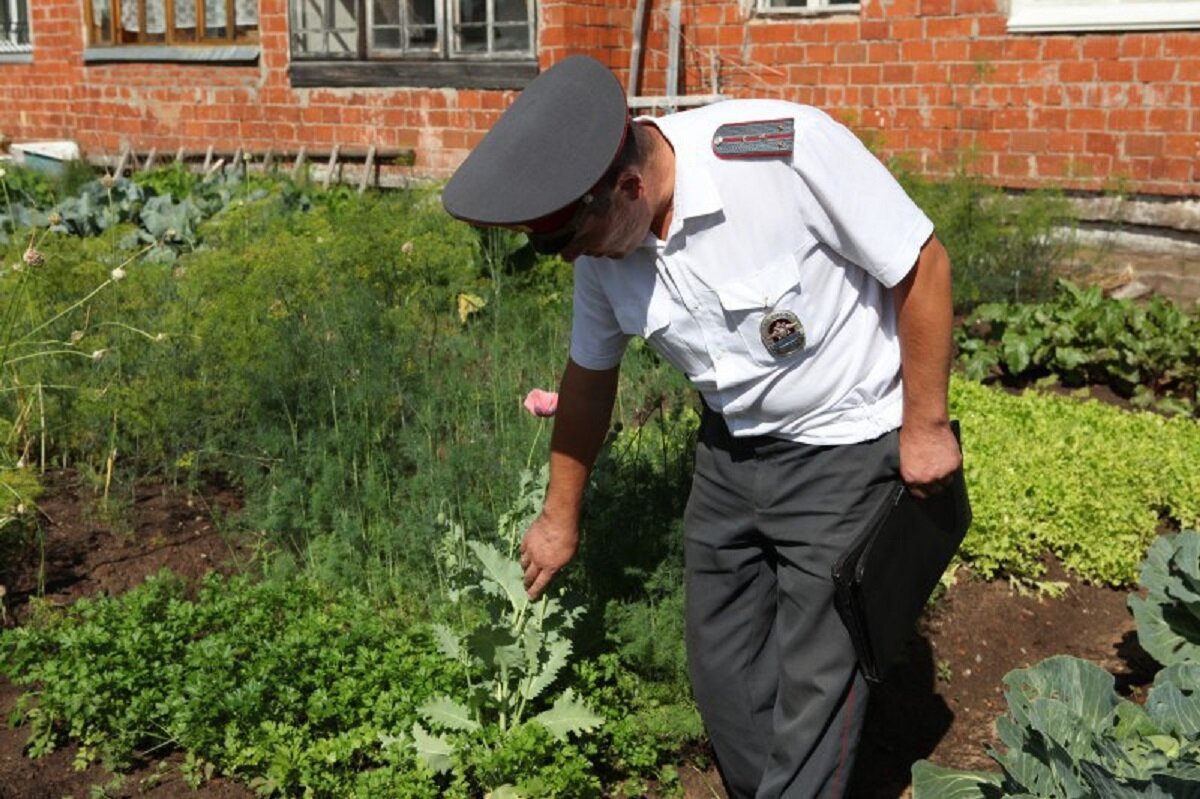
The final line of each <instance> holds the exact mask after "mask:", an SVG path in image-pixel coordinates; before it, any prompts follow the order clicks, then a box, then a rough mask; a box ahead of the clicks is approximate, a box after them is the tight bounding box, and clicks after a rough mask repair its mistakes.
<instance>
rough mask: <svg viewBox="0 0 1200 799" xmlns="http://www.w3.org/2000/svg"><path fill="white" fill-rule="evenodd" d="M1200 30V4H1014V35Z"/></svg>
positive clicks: (1170, 0)
mask: <svg viewBox="0 0 1200 799" xmlns="http://www.w3.org/2000/svg"><path fill="white" fill-rule="evenodd" d="M1171 28H1200V0H1012V7H1011V9H1010V13H1009V17H1008V29H1009V30H1010V31H1014V32H1022V31H1029V32H1044V31H1089V30H1091V31H1104V30H1113V31H1126V30H1166V29H1171Z"/></svg>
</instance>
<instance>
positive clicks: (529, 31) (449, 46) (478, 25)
mask: <svg viewBox="0 0 1200 799" xmlns="http://www.w3.org/2000/svg"><path fill="white" fill-rule="evenodd" d="M289 5H290V10H291V35H292V55H293V56H295V57H296V58H299V59H303V58H315V59H326V58H348V59H395V58H417V59H422V60H434V59H441V60H449V59H489V58H492V59H506V58H507V59H511V58H532V57H533V56H534V47H535V44H536V41H535V27H534V25H535V14H534V0H289Z"/></svg>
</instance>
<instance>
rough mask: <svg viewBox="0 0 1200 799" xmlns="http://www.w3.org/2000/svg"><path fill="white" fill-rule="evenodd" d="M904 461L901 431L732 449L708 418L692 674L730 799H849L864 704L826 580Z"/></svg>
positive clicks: (755, 442)
mask: <svg viewBox="0 0 1200 799" xmlns="http://www.w3.org/2000/svg"><path fill="white" fill-rule="evenodd" d="M899 460H900V459H899V447H898V435H897V432H896V431H892V432H891V433H888V434H886V435H884V436H882V437H880V438H878V439H875V440H873V441H868V442H864V443H861V444H850V445H842V446H816V445H811V444H798V443H794V442H788V441H782V440H780V439H774V438H769V437H765V436H762V437H756V438H752V439H749V440H743V439H737V440H735V439H733V437H732V436H731V435H730V434H729V431H728V428H727V427H726V426H725V423H724V421H723V420H722V419H721V417H720V416H719V415H717V414H714V413H712V412H706V413H705V414H704V422H703V424H702V427H701V432H700V442H699V444H698V446H697V451H696V468H695V475H694V478H693V484H692V492H691V496H690V497H689V499H688V505H687V510H686V512H685V516H684V535H685V543H684V555H685V563H686V588H687V650H688V671H689V673H690V676H691V680H692V689H693V691H694V693H695V697H696V702H697V704H698V705H699V707H700V713H701V716H702V717H703V719H704V723H705V726H706V727H707V729H708V733H709V737H710V739H711V740H712V744H713V748H714V750H715V752H716V756H717V765H718V768H719V769H720V771H721V776H722V778H723V779H724V781H725V788H726V790H727V791H728V792H729V795H730V797H731V798H732V799H751V797H753V799H813V798H814V797H822V798H824V797H840V796H842V795H843V794H844V793H845V790H846V785H847V783H848V781H849V777H850V775H849V771H850V767H851V764H852V762H853V759H854V752H855V750H856V748H857V744H858V736H859V732H860V729H861V726H862V720H863V716H864V714H865V711H866V706H867V694H868V690H867V683H866V681H865V679H864V678H863V677H862V674H861V673H860V672H859V670H858V667H857V660H856V657H855V654H854V648H853V645H852V644H851V641H850V636H849V634H848V633H847V632H846V629H845V627H844V625H843V624H842V621H841V618H840V617H839V616H838V614H837V611H836V610H835V609H834V604H833V596H834V588H833V582H832V579H831V577H830V570H831V568H832V566H833V563H834V561H835V560H836V559H837V557H838V555H839V553H841V552H842V551H843V550H844V549H845V548H846V546H847V545H848V544H849V543H850V542H851V540H852V539H853V538H854V536H855V535H856V534H857V533H858V532H859V531H861V530H862V529H863V527H864V525H865V524H866V521H867V517H868V516H869V515H870V510H871V508H873V507H878V505H879V503H880V502H881V501H882V500H883V497H884V495H885V494H886V492H887V491H888V489H889V487H891V486H894V485H895V484H896V482H897V481H898V480H899Z"/></svg>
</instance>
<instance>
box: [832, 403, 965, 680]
mask: <svg viewBox="0 0 1200 799" xmlns="http://www.w3.org/2000/svg"><path fill="white" fill-rule="evenodd" d="M954 432H955V435H958V426H957V424H955V425H954ZM970 525H971V505H970V502H969V501H968V499H967V484H966V481H965V480H964V479H963V472H962V469H959V470H958V471H957V472H955V473H954V475H952V477H951V481H950V485H949V486H947V487H945V488H944V489H942V490H941V491H939V492H938V493H936V494H934V495H932V496H929V497H926V498H925V499H917V498H916V497H914V496H913V495H912V494H911V493H909V491H908V489H906V488H905V487H904V486H903V485H898V486H897V487H896V488H894V489H892V491H891V492H889V494H888V496H887V498H886V500H885V501H884V502H883V503H882V505H881V506H880V507H879V508H878V510H877V511H876V512H875V513H874V514H873V515H872V517H871V521H870V523H869V524H868V525H867V527H866V528H865V530H864V531H863V533H862V534H861V535H860V536H859V537H858V538H857V539H855V541H854V543H853V544H851V545H850V547H849V548H847V550H846V551H845V552H844V553H843V554H842V556H841V557H840V558H838V560H837V562H836V563H835V564H834V566H833V581H834V583H835V584H836V586H837V591H836V594H835V597H834V600H835V604H836V607H837V611H838V613H839V614H840V615H841V617H842V621H843V622H844V623H845V625H846V628H847V630H849V632H850V637H851V638H852V639H853V641H854V648H855V650H856V651H857V653H858V660H859V665H860V666H861V667H862V671H863V674H864V675H865V676H866V678H867V679H868V680H870V681H871V682H882V681H883V679H884V677H885V676H886V675H887V671H888V668H889V667H890V666H891V665H892V664H893V663H895V661H896V659H897V658H898V657H899V655H900V654H901V652H902V651H903V649H904V645H905V643H906V642H907V641H908V637H909V635H910V634H911V633H912V630H913V626H914V625H915V624H916V621H917V618H918V617H919V616H920V615H921V610H922V608H924V607H925V603H926V602H927V601H928V600H929V597H930V595H931V594H932V593H933V589H934V588H935V587H936V586H937V583H938V580H939V579H940V578H941V576H942V574H943V573H944V572H945V571H946V567H947V566H949V565H950V560H951V558H953V557H954V553H955V552H956V551H957V550H958V545H959V544H960V543H961V542H962V539H963V536H964V535H966V533H967V528H968V527H970Z"/></svg>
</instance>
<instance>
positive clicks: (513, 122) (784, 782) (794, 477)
mask: <svg viewBox="0 0 1200 799" xmlns="http://www.w3.org/2000/svg"><path fill="white" fill-rule="evenodd" d="M443 202H444V204H445V206H446V208H447V210H448V211H450V213H451V214H453V215H454V216H456V217H458V218H460V219H463V220H465V221H468V222H471V223H472V224H476V225H484V226H488V225H491V226H503V227H509V228H514V229H519V230H524V231H525V232H527V233H528V234H529V237H530V241H531V243H532V244H533V245H534V247H535V248H536V249H539V250H540V251H543V252H559V253H561V255H562V257H563V258H564V259H565V260H567V261H571V262H573V263H574V269H575V304H574V322H573V330H572V336H571V352H570V358H569V360H568V362H567V366H566V369H565V371H564V373H563V377H562V381H561V385H560V388H559V401H558V411H557V416H556V421H555V427H554V434H553V438H552V441H551V454H550V484H549V487H548V489H547V493H546V498H545V503H544V506H543V510H542V513H541V515H540V516H539V517H538V519H537V520H536V521H535V522H534V523H533V525H532V526H531V527H530V529H529V530H528V532H527V533H526V535H525V538H524V540H523V542H522V545H521V563H522V566H523V567H524V568H525V582H526V587H527V589H528V591H529V593H530V596H537V595H538V594H540V593H541V592H542V591H543V590H544V589H545V588H546V586H547V584H548V583H549V581H550V580H551V578H552V577H553V576H554V575H555V574H556V573H557V572H558V571H559V570H560V569H561V568H563V566H565V565H566V564H567V563H568V562H569V561H570V560H571V558H572V557H573V556H574V554H575V552H576V549H577V546H578V540H579V533H578V522H579V517H580V509H581V506H582V500H583V494H584V488H585V485H586V482H587V478H588V474H589V471H590V469H591V467H592V464H593V462H594V460H595V457H596V455H597V453H598V451H599V448H600V446H601V444H602V442H603V440H604V436H605V433H606V431H607V429H608V424H609V420H610V417H611V413H612V406H613V400H614V397H615V394H616V387H617V373H618V368H619V363H620V360H621V356H622V354H623V352H624V349H625V345H626V343H627V342H628V340H629V338H630V337H631V336H642V337H643V338H644V339H645V340H646V342H647V343H648V344H649V345H650V346H651V347H652V348H653V349H655V350H656V351H657V352H659V353H661V354H662V356H663V357H664V358H666V359H667V360H668V361H669V362H670V363H672V364H673V365H674V366H676V367H677V368H679V369H680V370H682V371H683V372H684V373H686V374H687V376H688V377H689V378H690V380H691V382H692V383H693V385H694V386H695V387H696V388H697V389H698V390H699V392H700V394H701V396H702V397H703V399H704V404H705V413H704V418H703V422H702V425H701V432H700V442H699V445H698V447H697V452H696V469H695V477H694V482H693V487H692V493H691V496H690V498H689V501H688V507H687V511H686V513H685V517H684V533H685V544H684V552H685V561H686V580H687V586H686V588H687V639H688V640H687V644H688V662H689V672H690V675H691V678H692V685H693V690H694V692H695V696H696V700H697V703H698V705H699V707H700V710H701V714H702V716H703V718H704V721H705V724H706V726H707V728H708V731H709V734H710V736H711V738H712V742H713V746H714V750H715V752H716V756H717V761H718V766H719V768H720V771H721V775H722V777H723V779H724V781H725V785H726V789H727V790H728V792H729V794H730V796H732V797H747V798H748V797H756V799H775V797H789V798H790V797H805V798H807V797H833V796H841V795H843V793H844V791H845V790H846V785H847V780H848V771H849V768H850V764H851V762H852V760H853V754H854V751H855V748H856V745H857V740H858V735H859V731H860V727H861V722H862V718H863V713H864V710H865V707H866V698H867V686H866V683H865V681H864V679H863V677H862V675H861V673H860V671H859V669H858V668H857V664H856V658H855V652H854V648H853V645H852V643H851V640H850V637H849V634H848V633H847V631H846V629H845V627H844V625H843V624H842V622H841V620H840V618H839V617H838V615H837V613H836V611H835V608H834V603H833V596H834V586H833V582H832V579H831V577H830V571H831V568H832V565H833V562H834V561H835V559H836V558H837V556H838V555H839V554H840V553H841V552H842V551H843V550H844V549H845V548H846V547H847V546H848V544H849V543H850V542H851V540H852V539H853V538H854V537H855V536H856V535H857V534H858V533H859V532H861V531H862V529H863V528H864V526H865V525H866V517H867V516H868V515H869V513H870V511H871V509H872V508H876V507H878V506H879V503H880V501H881V499H882V498H883V497H884V495H885V494H886V493H887V492H888V490H889V489H890V488H892V487H894V486H895V484H896V482H897V481H903V482H904V483H906V484H907V485H908V487H909V489H910V490H911V491H912V492H913V493H914V494H916V495H918V496H920V495H923V494H927V493H932V492H935V491H938V490H940V487H941V486H942V485H943V484H944V483H945V481H946V480H947V479H948V478H949V476H950V475H951V474H952V473H953V472H954V471H955V470H956V469H957V468H958V467H959V466H960V464H961V455H960V452H959V449H958V445H957V442H956V440H955V438H954V435H953V433H952V432H951V429H950V426H949V418H948V411H947V404H946V391H947V381H948V374H949V365H950V358H951V335H950V330H951V303H950V265H949V262H948V259H947V256H946V253H945V250H944V249H943V248H942V246H941V244H940V243H939V242H938V240H937V238H936V237H934V236H933V225H932V223H930V221H929V220H928V219H927V218H926V217H925V215H924V214H923V213H922V212H921V211H920V210H919V209H918V208H917V207H916V206H915V205H914V204H913V203H912V201H911V200H910V199H909V198H908V197H907V196H906V195H905V193H904V192H903V190H902V189H901V188H900V187H899V185H898V184H897V183H896V181H895V180H894V179H893V178H892V177H891V175H890V174H889V173H888V172H887V170H886V169H885V168H884V167H883V166H882V165H881V164H880V163H879V162H878V160H877V159H875V158H874V156H872V155H871V153H870V152H868V151H867V150H866V149H865V148H864V147H863V146H862V144H861V143H860V142H859V141H858V140H857V139H856V138H855V137H854V135H853V134H852V133H850V132H849V131H848V130H846V129H845V128H844V127H842V126H841V125H839V124H838V123H836V122H834V121H833V120H832V119H830V118H829V117H828V116H827V115H825V114H824V113H822V112H821V111H818V110H816V109H814V108H809V107H805V106H800V105H795V104H792V103H786V102H781V101H767V100H741V101H729V102H724V103H718V104H715V105H712V106H708V107H705V108H700V109H697V110H693V111H687V112H684V113H679V114H673V115H669V116H666V117H662V118H658V119H650V118H639V119H636V120H630V119H629V118H628V114H627V111H626V107H625V98H624V95H623V93H622V91H621V88H620V85H619V84H618V83H617V82H616V80H615V78H614V77H613V76H612V74H611V73H609V72H608V70H607V69H605V68H604V67H603V66H602V65H600V64H599V63H598V62H596V61H593V60H592V59H589V58H585V57H582V56H575V57H572V58H568V59H566V60H565V61H563V62H560V63H559V64H557V65H555V66H554V67H552V68H551V69H550V70H548V71H547V72H545V73H543V74H542V75H541V76H539V77H538V78H537V79H536V80H535V81H534V82H533V83H531V84H530V86H529V87H528V88H527V89H526V90H525V91H524V92H523V93H522V94H521V96H520V97H518V99H517V101H516V102H515V103H514V104H513V106H512V107H511V108H510V109H509V110H508V111H507V112H506V113H505V114H504V116H503V117H502V118H501V119H500V121H499V122H497V124H496V125H495V127H493V129H492V130H491V131H490V132H489V133H488V135H487V136H486V137H485V139H484V140H483V141H482V142H481V143H480V144H479V146H478V147H477V148H476V149H475V150H474V151H473V152H472V153H471V155H470V156H469V157H468V159H467V160H466V161H465V162H464V164H463V165H462V167H460V168H459V170H458V171H457V172H456V173H455V175H454V177H453V178H452V179H451V181H450V183H449V184H448V185H447V187H446V191H445V193H444V195H443Z"/></svg>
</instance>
